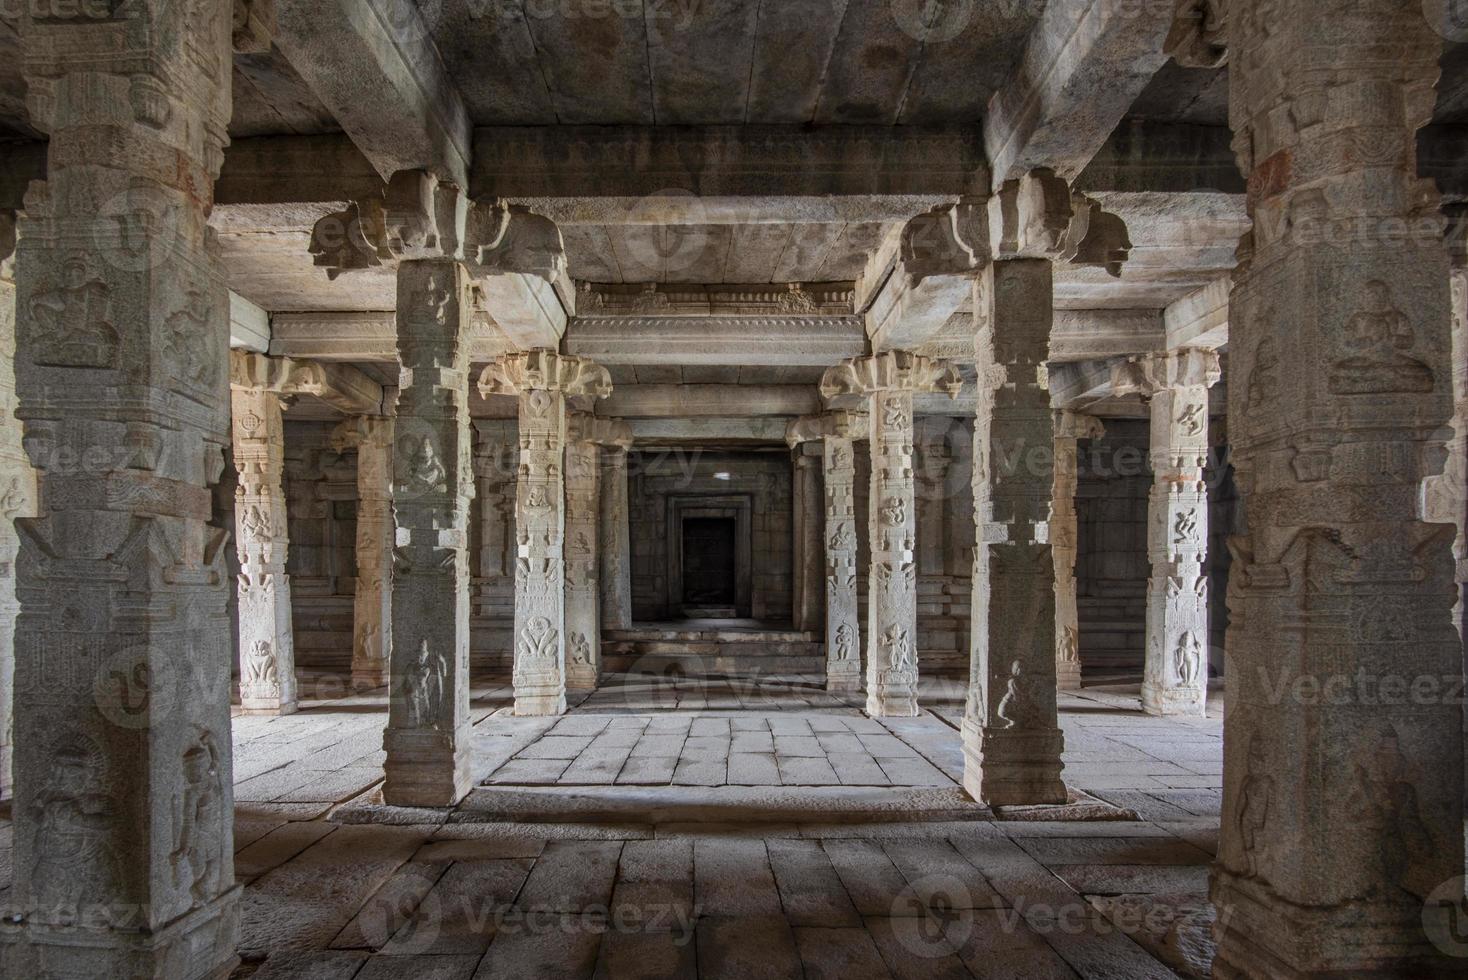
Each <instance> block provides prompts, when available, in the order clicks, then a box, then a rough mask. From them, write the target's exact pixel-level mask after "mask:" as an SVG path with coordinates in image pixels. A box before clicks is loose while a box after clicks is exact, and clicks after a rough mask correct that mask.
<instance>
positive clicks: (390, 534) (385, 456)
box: [332, 416, 397, 687]
mask: <svg viewBox="0 0 1468 980" xmlns="http://www.w3.org/2000/svg"><path fill="white" fill-rule="evenodd" d="M332 442H333V445H334V446H335V448H336V449H337V451H338V452H341V451H344V450H348V449H355V450H356V452H357V585H356V595H355V596H354V598H353V604H352V684H353V686H355V687H381V686H382V685H384V684H386V683H387V682H388V676H389V666H390V664H391V662H392V570H393V547H394V544H395V539H396V534H397V528H396V525H395V523H394V520H393V510H392V499H393V470H392V465H393V444H394V439H393V419H391V418H372V417H367V416H358V417H357V418H353V419H348V420H347V421H346V422H343V423H342V424H341V425H339V426H337V428H336V429H335V430H333V432H332Z"/></svg>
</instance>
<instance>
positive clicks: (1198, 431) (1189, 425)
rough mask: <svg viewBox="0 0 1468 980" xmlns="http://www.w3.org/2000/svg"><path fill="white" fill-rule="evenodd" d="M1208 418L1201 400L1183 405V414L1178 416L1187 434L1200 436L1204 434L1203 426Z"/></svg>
mask: <svg viewBox="0 0 1468 980" xmlns="http://www.w3.org/2000/svg"><path fill="white" fill-rule="evenodd" d="M1207 421H1208V418H1207V416H1206V415H1205V414H1204V406H1203V405H1202V404H1201V403H1199V402H1191V403H1190V404H1188V405H1185V406H1184V407H1183V411H1182V414H1181V415H1179V416H1178V417H1177V424H1178V426H1179V427H1180V428H1181V429H1182V430H1183V432H1184V433H1185V434H1186V435H1190V436H1198V435H1202V434H1203V427H1204V425H1206V424H1207Z"/></svg>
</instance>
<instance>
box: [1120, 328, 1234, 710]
mask: <svg viewBox="0 0 1468 980" xmlns="http://www.w3.org/2000/svg"><path fill="white" fill-rule="evenodd" d="M1112 375H1113V381H1112V390H1113V392H1114V393H1115V394H1118V395H1124V394H1132V393H1135V394H1140V395H1142V397H1143V398H1144V399H1146V400H1147V402H1148V405H1149V408H1150V411H1151V414H1152V429H1151V433H1152V434H1151V453H1150V456H1151V460H1152V479H1153V483H1152V492H1151V496H1150V497H1149V498H1148V502H1147V554H1148V557H1149V559H1150V560H1151V564H1152V575H1151V578H1149V579H1148V581H1147V655H1146V670H1145V676H1144V677H1143V680H1142V706H1143V708H1145V709H1146V711H1147V712H1148V713H1149V714H1154V715H1170V714H1195V715H1201V714H1202V713H1203V709H1204V706H1205V704H1206V703H1207V700H1208V661H1209V657H1208V646H1209V642H1208V638H1209V631H1208V569H1207V562H1208V486H1207V484H1206V483H1204V482H1203V467H1204V465H1205V464H1206V463H1207V462H1208V389H1209V388H1211V387H1212V386H1213V385H1214V384H1216V383H1217V381H1218V378H1219V376H1220V372H1219V366H1218V355H1217V354H1215V353H1213V352H1212V351H1206V350H1199V349H1197V348H1187V349H1184V350H1180V351H1172V352H1170V353H1167V354H1156V355H1152V356H1141V357H1133V358H1129V359H1128V360H1126V361H1124V362H1122V363H1120V364H1117V365H1115V366H1114V367H1113V369H1112Z"/></svg>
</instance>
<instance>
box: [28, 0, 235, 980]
mask: <svg viewBox="0 0 1468 980" xmlns="http://www.w3.org/2000/svg"><path fill="white" fill-rule="evenodd" d="M17 11H18V14H17V15H16V18H15V20H14V21H13V23H18V26H19V31H20V43H19V46H18V48H17V51H18V52H21V53H23V55H24V65H23V72H24V79H25V95H26V103H27V107H28V109H29V112H30V116H29V118H30V122H31V124H32V125H33V126H34V127H36V128H37V129H39V130H41V131H42V132H44V133H46V134H47V135H48V137H49V148H48V154H47V156H48V164H47V173H46V179H45V182H44V184H42V183H33V184H31V186H30V190H29V192H28V194H27V195H26V217H25V219H24V221H23V222H22V225H21V230H20V235H19V241H18V249H17V254H16V275H15V282H16V293H17V294H16V312H17V316H16V334H17V337H16V340H17V343H16V354H15V378H16V388H17V395H18V408H17V411H16V415H17V417H18V418H19V419H20V420H21V421H22V423H23V424H24V426H25V447H26V451H27V453H28V454H29V456H30V458H31V462H32V463H33V465H34V466H35V467H36V470H37V479H38V489H39V493H38V498H37V499H38V502H39V511H40V516H39V517H37V518H34V519H25V520H22V521H21V522H19V524H20V537H21V543H20V554H19V558H18V559H17V568H18V571H19V582H18V592H19V596H20V600H21V613H20V616H19V619H18V622H17V626H16V633H15V653H16V656H15V662H16V667H15V687H16V689H17V690H18V691H19V692H21V696H20V697H19V698H18V699H17V701H16V705H15V759H14V766H15V803H14V810H13V813H14V839H15V848H14V854H13V862H14V864H13V866H14V869H15V877H14V884H13V888H12V890H11V892H10V896H9V900H8V902H7V905H8V909H7V916H6V922H5V925H4V928H3V930H0V976H6V977H42V976H52V977H165V976H166V977H177V978H180V980H194V978H202V977H215V976H226V975H228V974H229V972H230V971H231V969H232V968H233V966H234V965H235V963H236V962H237V959H236V957H235V952H234V947H235V942H236V933H237V928H238V911H237V906H238V901H239V893H240V890H239V887H238V886H237V885H236V884H235V881H234V872H233V857H232V855H233V850H234V848H233V827H232V816H233V788H232V778H231V765H230V752H231V744H230V735H229V692H230V685H229V682H228V678H229V675H230V660H231V657H230V649H229V635H230V626H229V620H228V616H227V613H226V605H227V590H228V588H229V582H228V576H227V573H226V570H225V550H224V549H225V547H226V543H227V540H228V536H229V532H228V531H227V530H226V529H225V528H219V527H214V526H211V525H210V520H211V516H212V515H211V511H212V503H213V501H212V495H211V491H210V488H211V486H212V485H214V484H215V483H217V482H218V481H219V479H220V476H221V473H222V472H223V469H224V450H225V447H226V446H227V445H228V439H229V420H230V401H229V388H228V382H227V377H226V350H227V348H228V343H229V339H228V336H229V333H228V331H229V327H228V320H229V314H228V294H227V291H226V288H225V284H224V280H223V278H222V270H221V268H220V266H219V263H218V255H217V253H216V252H215V250H214V248H213V246H212V243H211V237H212V235H211V233H210V231H209V229H208V225H207V221H208V214H209V209H210V207H211V203H212V186H213V181H214V177H215V175H216V174H217V173H218V170H219V165H220V162H221V159H222V156H221V148H222V146H223V144H224V142H225V139H226V137H225V125H226V123H227V122H228V120H229V113H230V96H229V84H230V43H229V39H230V26H229V25H230V16H229V9H228V7H227V5H225V4H223V3H193V4H182V3H174V4H164V3H147V4H136V5H127V6H126V7H123V6H121V5H118V4H102V5H100V10H99V8H98V7H88V6H83V5H72V6H70V7H61V6H44V5H25V6H23V7H20V8H17ZM99 13H100V16H99Z"/></svg>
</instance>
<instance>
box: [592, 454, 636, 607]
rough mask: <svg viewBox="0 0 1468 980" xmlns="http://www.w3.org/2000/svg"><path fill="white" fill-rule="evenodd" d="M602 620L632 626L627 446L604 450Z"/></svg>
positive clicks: (602, 461) (602, 458)
mask: <svg viewBox="0 0 1468 980" xmlns="http://www.w3.org/2000/svg"><path fill="white" fill-rule="evenodd" d="M601 465H602V472H601V547H600V549H599V550H600V554H601V623H602V626H603V627H604V628H605V629H609V630H625V629H631V628H632V549H631V541H630V526H629V524H628V520H627V450H625V449H618V448H610V447H608V448H604V449H603V450H602V453H601Z"/></svg>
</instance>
